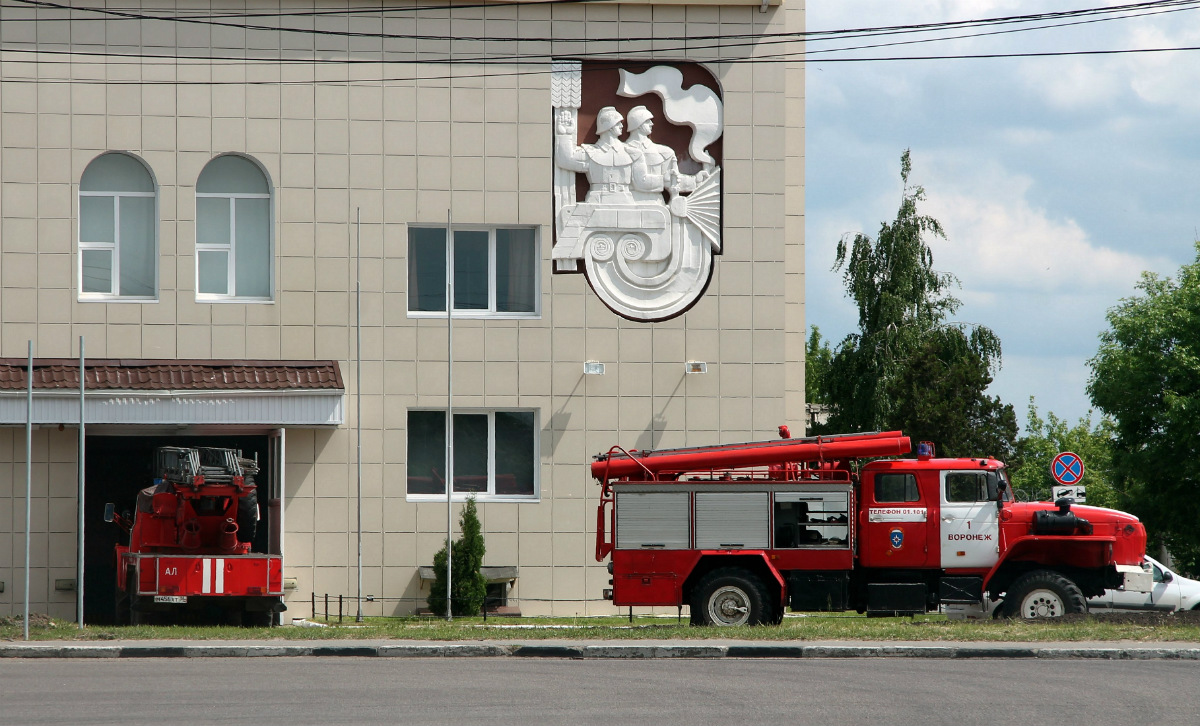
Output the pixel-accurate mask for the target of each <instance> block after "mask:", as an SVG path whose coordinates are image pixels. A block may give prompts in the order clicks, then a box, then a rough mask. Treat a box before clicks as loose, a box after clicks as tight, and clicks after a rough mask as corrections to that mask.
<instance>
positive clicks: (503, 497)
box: [404, 313, 542, 502]
mask: <svg viewBox="0 0 1200 726" xmlns="http://www.w3.org/2000/svg"><path fill="white" fill-rule="evenodd" d="M445 316H446V314H445V313H442V317H445ZM408 411H440V412H441V413H443V414H444V413H446V409H445V408H444V407H438V406H414V407H412V408H409V409H408ZM506 412H508V413H532V414H533V494H496V493H495V491H496V414H497V413H506ZM454 414H455V415H472V414H473V415H476V416H478V415H480V414H487V417H488V442H487V451H488V465H487V468H488V474H487V476H488V490H487V491H486V492H453V491H452V492H451V494H452V497H451V501H454V502H465V501H467V500H468V499H470V498H471V497H475V500H476V501H478V502H540V501H541V500H542V481H541V469H542V442H541V436H540V435H539V432H540V431H541V430H542V429H541V416H540V415H539V410H538V409H536V408H504V407H501V408H465V407H459V406H455V407H454ZM407 421H408V419H407V413H406V414H405V446H407V441H408V430H407V425H408V423H407ZM407 466H408V462H407V454H406V461H405V467H406V472H405V477H404V494H405V499H406V500H407V501H410V502H444V501H446V495H445V494H444V493H443V494H410V493H409V491H408V475H407ZM448 488H449V489H451V490H453V488H454V487H453V484H452V483H451V484H450V485H449V487H448Z"/></svg>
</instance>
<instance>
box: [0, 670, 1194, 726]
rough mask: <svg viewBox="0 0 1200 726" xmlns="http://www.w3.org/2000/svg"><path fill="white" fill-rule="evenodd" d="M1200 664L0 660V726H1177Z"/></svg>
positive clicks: (1186, 719)
mask: <svg viewBox="0 0 1200 726" xmlns="http://www.w3.org/2000/svg"><path fill="white" fill-rule="evenodd" d="M1197 683H1200V662H1196V661H1170V660H1153V661H1089V660H1074V661H1045V660H1032V659H1028V660H1015V661H1014V660H969V661H963V660H942V659H888V658H884V659H828V660H825V659H821V660H774V659H769V660H738V659H724V660H649V661H630V660H623V661H614V660H596V661H591V660H559V659H515V658H401V659H392V658H347V657H340V658H321V657H316V658H170V659H120V660H116V659H86V660H71V659H65V660H59V659H44V660H43V659H4V660H0V684H3V685H2V687H0V723H3V724H13V725H19V724H122V725H123V726H139V725H140V724H147V725H153V726H161V724H163V723H171V722H174V723H189V724H193V723H194V724H238V725H239V726H243V725H246V724H254V725H255V726H258V725H260V724H261V725H263V726H270V725H273V724H279V725H285V726H302V725H304V724H398V723H412V724H489V725H491V724H570V725H571V726H581V725H583V724H604V726H613V725H614V724H633V723H648V724H654V726H673V725H675V724H678V725H680V726H683V725H685V724H686V725H687V726H695V725H696V724H710V723H736V724H739V726H740V725H744V724H756V723H762V724H788V725H793V724H821V725H822V726H828V725H829V724H837V725H838V726H850V725H851V724H872V726H888V725H889V724H905V723H921V724H923V725H930V726H932V725H936V724H952V725H953V726H964V725H965V724H987V725H988V726H1004V725H1006V724H1013V725H1016V724H1020V725H1021V726H1027V725H1028V724H1049V723H1055V724H1088V726H1099V725H1101V724H1122V725H1128V724H1138V726H1143V725H1146V724H1172V726H1177V725H1178V724H1186V723H1195V722H1196V714H1197V713H1200V692H1198V689H1196V688H1195V686H1196V684H1197Z"/></svg>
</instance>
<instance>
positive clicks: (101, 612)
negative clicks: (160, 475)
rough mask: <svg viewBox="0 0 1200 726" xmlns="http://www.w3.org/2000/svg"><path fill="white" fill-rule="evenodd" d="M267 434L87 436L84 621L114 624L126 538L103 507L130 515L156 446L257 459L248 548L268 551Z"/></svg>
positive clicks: (150, 479)
mask: <svg viewBox="0 0 1200 726" xmlns="http://www.w3.org/2000/svg"><path fill="white" fill-rule="evenodd" d="M269 442H270V439H269V438H268V437H267V436H263V435H257V436H250V435H242V436H198V435H189V436H88V437H87V442H86V454H85V463H84V475H85V478H86V484H87V494H86V501H85V504H84V539H83V541H84V573H85V574H84V601H83V613H84V622H86V623H88V624H96V625H101V624H112V623H114V622H115V617H116V612H115V590H116V577H117V570H116V555H115V553H114V550H113V548H114V547H115V546H116V544H117V543H118V541H119V539H121V538H124V537H125V536H126V535H125V533H124V532H122V530H121V528H120V527H119V526H118V525H116V524H113V523H109V522H105V521H104V506H105V504H107V503H108V502H113V503H114V504H116V511H117V512H126V511H132V510H133V508H134V502H135V499H136V497H137V493H138V491H139V490H141V489H143V488H145V487H148V486H150V485H151V484H153V483H154V452H155V450H156V449H157V448H158V447H160V446H180V447H196V446H211V447H218V448H228V449H240V450H241V451H242V455H243V456H245V457H246V458H250V459H253V458H255V457H256V456H257V458H258V463H259V467H260V471H259V474H258V476H257V477H256V478H255V481H256V483H257V485H258V489H259V502H260V507H259V510H260V512H261V516H262V520H261V521H260V522H259V523H258V530H257V532H256V534H255V537H254V541H253V543H252V547H251V550H252V551H254V552H267V551H268V546H269V540H270V530H271V527H270V522H269V521H268V517H269V516H270V507H268V506H267V498H268V497H267V492H268V491H269V487H270V482H271V480H272V478H273V477H274V476H275V472H273V471H270V463H271V460H270V456H269V450H268V446H269Z"/></svg>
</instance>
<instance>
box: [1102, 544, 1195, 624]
mask: <svg viewBox="0 0 1200 726" xmlns="http://www.w3.org/2000/svg"><path fill="white" fill-rule="evenodd" d="M1146 563H1147V564H1149V565H1150V567H1151V569H1152V570H1153V572H1154V589H1153V590H1152V591H1150V592H1126V591H1124V590H1105V591H1104V594H1103V595H1101V596H1100V597H1093V598H1090V599H1088V609H1090V610H1108V609H1112V610H1159V611H1162V612H1168V613H1169V612H1174V611H1176V610H1192V609H1195V608H1197V607H1200V582H1197V581H1196V580H1192V579H1189V578H1187V577H1184V576H1182V575H1176V574H1175V573H1174V572H1171V571H1170V570H1168V569H1167V568H1166V566H1165V565H1163V564H1162V563H1161V562H1159V561H1158V560H1156V559H1154V558H1153V557H1147V558H1146Z"/></svg>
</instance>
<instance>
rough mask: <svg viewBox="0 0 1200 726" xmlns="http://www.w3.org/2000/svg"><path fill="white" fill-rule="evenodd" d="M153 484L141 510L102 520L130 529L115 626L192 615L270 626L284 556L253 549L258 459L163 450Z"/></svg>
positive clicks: (141, 497)
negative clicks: (253, 550) (255, 479)
mask: <svg viewBox="0 0 1200 726" xmlns="http://www.w3.org/2000/svg"><path fill="white" fill-rule="evenodd" d="M155 457H156V472H157V476H156V478H155V481H154V484H153V485H152V486H149V487H146V488H145V489H142V490H141V491H140V492H138V495H137V504H136V509H135V511H134V512H133V513H132V514H130V513H126V514H125V515H118V514H117V513H116V511H115V509H116V508H115V506H114V505H113V504H109V505H108V506H107V507H106V509H105V512H104V518H105V521H108V522H116V523H117V524H119V525H120V526H121V527H122V528H123V529H125V530H126V531H127V532H129V544H128V545H122V544H118V545H117V547H116V555H117V588H116V608H117V622H118V623H126V624H128V623H132V624H134V625H137V624H141V623H150V622H156V621H161V622H167V623H175V622H180V621H181V620H184V619H187V618H189V617H191V616H195V617H196V618H199V619H203V620H213V619H214V616H219V619H221V620H223V621H225V622H233V623H235V624H246V625H269V624H271V622H272V621H273V619H274V615H275V614H276V613H279V612H282V611H283V610H285V609H286V606H285V605H284V604H283V597H282V596H283V558H282V557H280V556H279V555H270V554H261V553H257V552H251V542H252V541H253V539H254V534H255V529H256V527H257V524H258V519H259V510H258V494H257V489H256V487H255V483H254V475H255V474H257V473H258V464H257V462H255V461H253V460H251V459H246V458H243V457H242V455H241V452H240V451H237V450H234V449H216V448H180V447H171V446H165V447H161V448H159V449H158V450H157V451H156V452H155Z"/></svg>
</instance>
